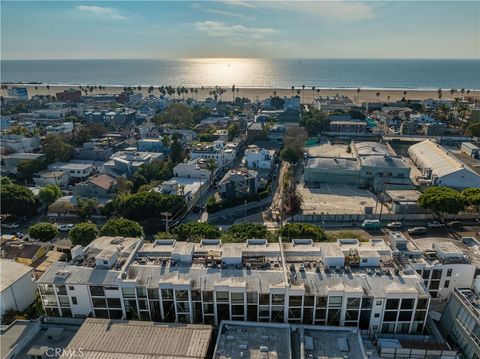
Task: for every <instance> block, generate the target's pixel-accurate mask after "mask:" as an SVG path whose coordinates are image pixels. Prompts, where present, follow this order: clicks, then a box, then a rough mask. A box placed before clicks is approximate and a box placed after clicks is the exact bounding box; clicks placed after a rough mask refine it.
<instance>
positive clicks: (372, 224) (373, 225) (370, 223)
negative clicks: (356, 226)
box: [362, 219, 380, 229]
mask: <svg viewBox="0 0 480 359" xmlns="http://www.w3.org/2000/svg"><path fill="white" fill-rule="evenodd" d="M362 228H363V229H378V228H380V221H379V220H378V219H366V220H364V221H363V223H362Z"/></svg>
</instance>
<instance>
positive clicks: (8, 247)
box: [2, 240, 50, 266]
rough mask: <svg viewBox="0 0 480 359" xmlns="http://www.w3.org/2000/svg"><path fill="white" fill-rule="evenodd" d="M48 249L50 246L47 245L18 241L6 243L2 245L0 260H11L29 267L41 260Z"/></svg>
mask: <svg viewBox="0 0 480 359" xmlns="http://www.w3.org/2000/svg"><path fill="white" fill-rule="evenodd" d="M49 248H50V245H49V244H48V243H42V242H26V241H20V240H17V241H8V242H5V243H4V244H2V258H6V259H12V260H15V261H17V262H18V263H22V264H25V265H28V266H29V265H32V263H33V262H35V261H36V260H38V259H40V258H42V257H43V256H44V255H45V254H46V253H47V252H48V249H49Z"/></svg>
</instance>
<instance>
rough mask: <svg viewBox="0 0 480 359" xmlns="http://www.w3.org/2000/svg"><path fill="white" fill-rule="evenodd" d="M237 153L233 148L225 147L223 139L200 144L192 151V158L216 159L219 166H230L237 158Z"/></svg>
mask: <svg viewBox="0 0 480 359" xmlns="http://www.w3.org/2000/svg"><path fill="white" fill-rule="evenodd" d="M235 155H236V153H235V152H234V151H233V150H232V149H228V150H226V149H225V145H224V143H223V141H213V142H211V143H206V144H205V143H201V144H198V145H197V146H196V147H195V148H193V149H192V151H191V152H190V158H191V159H196V158H203V159H206V160H209V159H213V160H215V161H216V163H217V166H218V168H224V167H226V166H228V165H229V164H230V163H231V161H233V159H234V158H235Z"/></svg>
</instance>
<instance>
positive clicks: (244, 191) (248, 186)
mask: <svg viewBox="0 0 480 359" xmlns="http://www.w3.org/2000/svg"><path fill="white" fill-rule="evenodd" d="M257 191H258V172H257V171H254V170H249V169H246V168H240V169H235V170H230V171H228V172H227V174H226V175H225V176H224V177H223V178H222V179H221V181H220V182H219V183H218V193H219V194H220V196H221V197H222V199H224V200H231V199H236V198H242V197H247V196H250V195H253V194H255V193H257Z"/></svg>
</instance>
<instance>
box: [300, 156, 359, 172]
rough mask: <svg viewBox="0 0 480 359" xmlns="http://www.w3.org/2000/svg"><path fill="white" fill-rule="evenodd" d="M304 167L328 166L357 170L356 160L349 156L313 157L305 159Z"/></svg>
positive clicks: (330, 167) (329, 167)
mask: <svg viewBox="0 0 480 359" xmlns="http://www.w3.org/2000/svg"><path fill="white" fill-rule="evenodd" d="M305 168H328V169H337V170H350V171H357V170H358V166H357V161H356V160H354V159H349V158H336V157H335V158H325V157H313V158H309V159H308V160H307V163H306V164H305Z"/></svg>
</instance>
